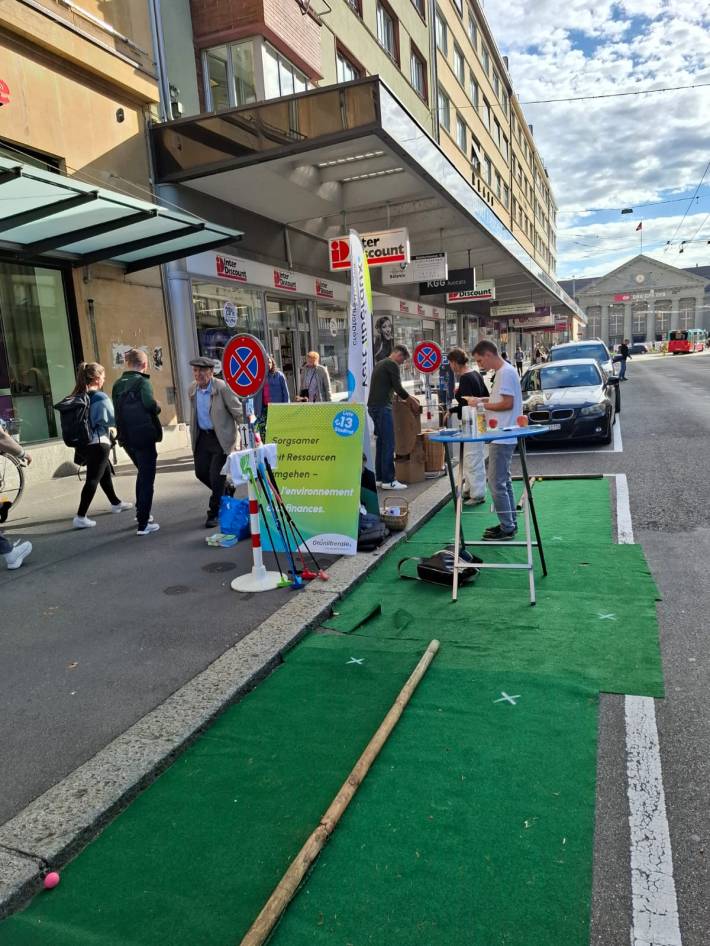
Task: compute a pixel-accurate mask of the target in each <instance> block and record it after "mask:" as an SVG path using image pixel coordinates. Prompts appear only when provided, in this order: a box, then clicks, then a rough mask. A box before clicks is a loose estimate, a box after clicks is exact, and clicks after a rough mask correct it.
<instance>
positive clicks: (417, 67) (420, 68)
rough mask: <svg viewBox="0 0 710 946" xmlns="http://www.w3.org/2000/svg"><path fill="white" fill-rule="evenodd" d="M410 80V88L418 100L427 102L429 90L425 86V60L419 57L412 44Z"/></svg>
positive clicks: (419, 54)
mask: <svg viewBox="0 0 710 946" xmlns="http://www.w3.org/2000/svg"><path fill="white" fill-rule="evenodd" d="M410 79H411V83H412V88H413V89H414V91H415V92H416V93H417V95H418V96H419V98H420V99H423V100H424V101H425V102H428V101H429V89H428V86H427V66H426V59H425V58H424V57H423V56H422V55H421V53H420V52H419V50H418V49H417V47H416V46H415V45H414V43H412V44H411V48H410Z"/></svg>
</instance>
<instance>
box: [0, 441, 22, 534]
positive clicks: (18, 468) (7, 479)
mask: <svg viewBox="0 0 710 946" xmlns="http://www.w3.org/2000/svg"><path fill="white" fill-rule="evenodd" d="M24 468H25V464H24V463H23V461H22V460H20V459H19V458H18V457H11V456H10V455H9V454H7V453H0V523H2V522H5V520H6V519H7V515H8V513H9V512H10V509H12V508H14V507H15V506H17V504H18V503H19V501H20V499H21V498H22V493H23V492H24V489H25V469H24Z"/></svg>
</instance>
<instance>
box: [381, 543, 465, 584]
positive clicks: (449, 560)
mask: <svg viewBox="0 0 710 946" xmlns="http://www.w3.org/2000/svg"><path fill="white" fill-rule="evenodd" d="M482 561H483V560H482V559H480V558H478V557H477V556H476V555H472V554H471V553H470V552H467V551H466V550H465V549H461V551H460V552H459V562H460V563H461V564H465V565H466V568H460V569H459V584H460V585H465V584H467V583H468V582H471V581H473V580H474V578H477V577H478V574H479V572H480V568H476V564H480V563H481V562H482ZM405 562H416V563H417V574H416V575H403V574H402V565H404V563H405ZM397 571H398V572H399V577H400V578H413V579H414V580H415V581H416V580H417V579H418V580H419V581H428V582H431V583H432V584H434V585H449V586H452V585H453V583H454V550H453V548H452V547H451V546H448V547H447V548H445V549H439V551H438V552H434V554H433V555H429V556H428V557H427V558H402V559H400V560H399V562H398V563H397Z"/></svg>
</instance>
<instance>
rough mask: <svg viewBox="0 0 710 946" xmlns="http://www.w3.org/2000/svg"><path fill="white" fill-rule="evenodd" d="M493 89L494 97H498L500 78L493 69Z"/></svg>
mask: <svg viewBox="0 0 710 946" xmlns="http://www.w3.org/2000/svg"><path fill="white" fill-rule="evenodd" d="M493 91H494V92H495V94H496V98H497V99H500V79H499V77H498V73H497V72H496V71H495V69H494V70H493Z"/></svg>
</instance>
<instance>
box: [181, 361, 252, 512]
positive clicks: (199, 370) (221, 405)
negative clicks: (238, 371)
mask: <svg viewBox="0 0 710 946" xmlns="http://www.w3.org/2000/svg"><path fill="white" fill-rule="evenodd" d="M190 364H191V365H192V373H193V375H194V377H195V380H194V382H193V383H192V384H191V385H190V389H189V392H188V393H189V395H190V405H191V407H190V438H191V440H192V452H193V454H194V456H195V476H196V477H197V479H198V480H199V481H200V482H201V483H204V484H205V486H206V487H207V488H208V489H209V490H210V493H211V495H210V503H209V509H208V510H207V519H206V521H205V528H206V529H214V528H215V526H216V525H217V521H218V516H219V501H220V499H221V498H222V494H223V492H224V480H225V478H224V476H222V469H223V467H224V464H225V463H226V462H227V454H229V453H232V452H233V451H234V450H238V449H239V430H238V428H237V424H238V423H239V420H240V419H241V417H242V406H241V404H240V402H239V399H238V398H237V396H236V394H234V393H233V391H232V390H231V389H230V388H229V387H228V386H227V385H226V384H225V382H224V381H222V380H220V379H219V378H215V377H214V367H215V363H214V361H213V360H212V359H211V358H193V360H192V361H191V362H190Z"/></svg>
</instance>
